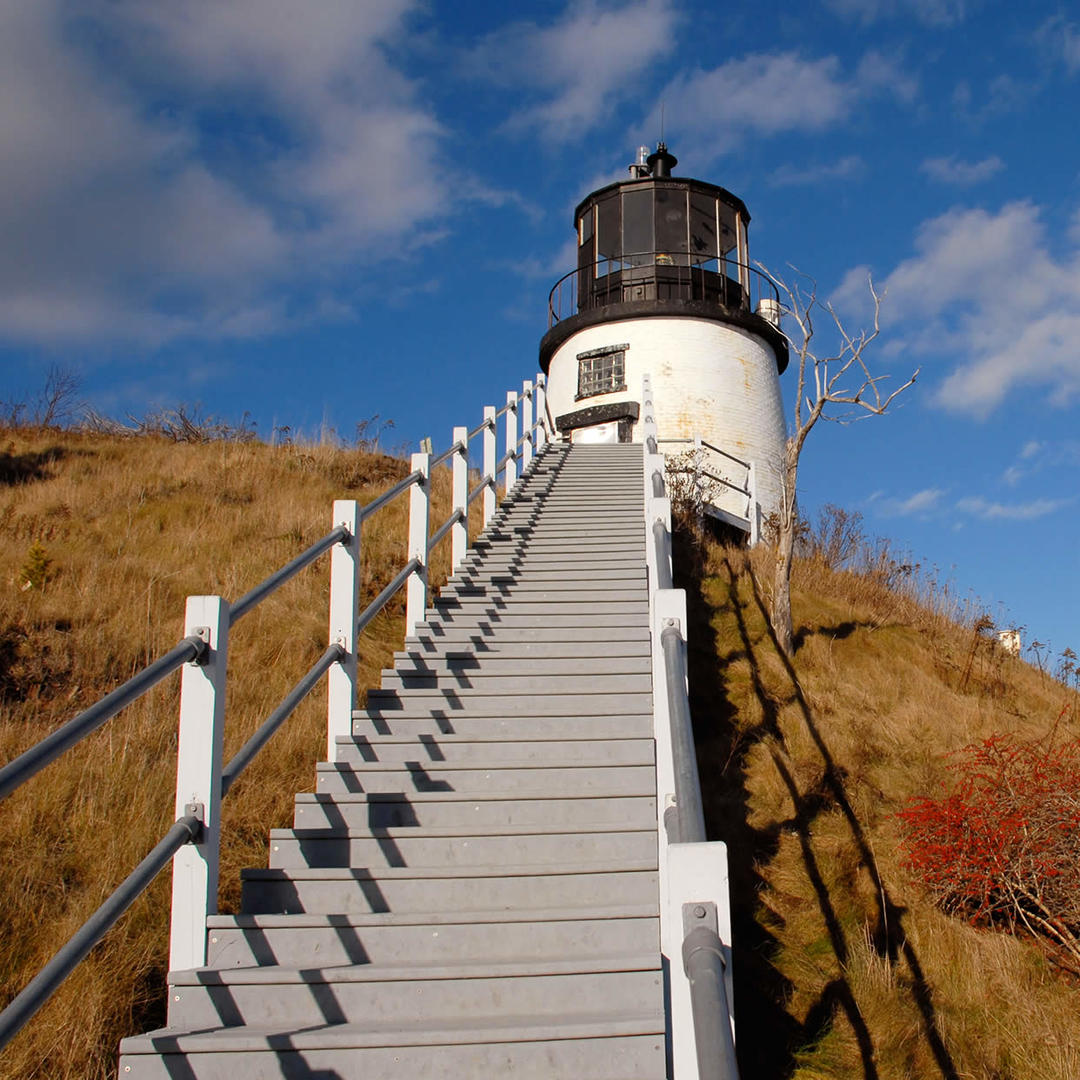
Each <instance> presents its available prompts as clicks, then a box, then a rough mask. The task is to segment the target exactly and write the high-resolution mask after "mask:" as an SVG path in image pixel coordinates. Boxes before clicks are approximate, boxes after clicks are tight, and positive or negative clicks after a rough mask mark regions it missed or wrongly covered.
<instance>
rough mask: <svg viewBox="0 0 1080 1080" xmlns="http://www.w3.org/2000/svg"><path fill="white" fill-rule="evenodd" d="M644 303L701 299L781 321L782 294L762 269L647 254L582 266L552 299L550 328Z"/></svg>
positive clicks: (663, 253) (555, 290)
mask: <svg viewBox="0 0 1080 1080" xmlns="http://www.w3.org/2000/svg"><path fill="white" fill-rule="evenodd" d="M642 300H684V301H699V302H701V303H705V304H712V305H716V306H719V307H723V308H727V309H728V310H731V311H736V310H738V311H752V312H757V313H758V314H760V315H761V316H762V317H763V318H765V319H768V320H769V321H770V322H773V323H774V325H775V321H776V320H777V319H778V318H779V312H780V294H779V292H778V290H777V288H776V285H775V284H774V283H773V281H772V280H771V279H770V278H769V277H767V276H766V275H765V274H763V273H762V272H761V271H760V270H757V269H755V268H754V267H752V266H747V265H746V264H744V263H737V262H733V261H732V260H730V259H716V258H713V259H704V260H702V259H700V258H699V257H697V256H692V255H689V254H687V253H686V252H666V251H646V252H642V253H640V254H637V255H623V256H622V257H621V258H618V259H601V260H600V261H599V262H595V263H590V264H588V265H586V266H579V267H578V268H577V269H576V270H572V271H571V272H570V273H569V274H565V275H564V276H563V277H561V278H559V280H558V281H557V282H556V283H555V285H554V287H553V288H552V290H551V294H550V295H549V296H548V328H549V329H550V328H551V327H552V326H554V325H555V324H556V323H557V322H561V321H562V320H563V319H566V318H568V317H569V316H571V315H577V314H578V313H579V312H583V311H591V310H592V309H593V308H599V307H606V306H607V305H609V304H621V303H629V302H638V301H642Z"/></svg>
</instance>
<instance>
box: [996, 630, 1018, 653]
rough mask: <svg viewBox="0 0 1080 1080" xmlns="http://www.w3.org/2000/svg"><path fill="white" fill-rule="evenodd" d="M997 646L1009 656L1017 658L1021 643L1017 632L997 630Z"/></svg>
mask: <svg viewBox="0 0 1080 1080" xmlns="http://www.w3.org/2000/svg"><path fill="white" fill-rule="evenodd" d="M997 637H998V644H999V645H1000V646H1001V647H1002V648H1003V649H1004V650H1005V651H1006V652H1007V653H1008V654H1009V655H1010V656H1019V655H1020V650H1021V649H1022V648H1023V643H1022V642H1021V640H1020V631H1019V630H999V631H998V636H997Z"/></svg>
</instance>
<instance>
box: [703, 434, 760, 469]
mask: <svg viewBox="0 0 1080 1080" xmlns="http://www.w3.org/2000/svg"><path fill="white" fill-rule="evenodd" d="M701 445H702V446H704V447H705V449H706V450H711V451H712V452H713V453H714V454H719V455H720V456H721V457H726V458H727V459H728V460H729V461H734V462H735V464H736V465H741V466H742V467H743V468H744V469H749V468H750V462H749V461H743V459H742V458H738V457H736V456H735V455H734V454H729V453H728V452H727V451H726V450H721V449H720V447H719V446H713V444H712V443H711V442H706V441H705V440H704V439H702V440H701Z"/></svg>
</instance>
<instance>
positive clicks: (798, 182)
mask: <svg viewBox="0 0 1080 1080" xmlns="http://www.w3.org/2000/svg"><path fill="white" fill-rule="evenodd" d="M865 171H866V163H865V162H864V161H863V159H862V158H861V157H859V155H858V154H850V155H848V156H847V157H843V158H841V159H840V160H839V161H834V162H829V163H825V164H818V165H803V166H799V165H790V164H788V165H781V166H780V168H778V169H776V170H775V171H774V172H773V173H772V175H771V176H770V177H769V183H770V184H771V185H772V186H773V187H804V186H806V187H809V186H812V185H816V184H827V183H831V182H832V181H834V180H850V179H854V178H856V177H859V176H861V175H862V174H863V173H864V172H865Z"/></svg>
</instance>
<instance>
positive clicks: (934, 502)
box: [874, 488, 947, 517]
mask: <svg viewBox="0 0 1080 1080" xmlns="http://www.w3.org/2000/svg"><path fill="white" fill-rule="evenodd" d="M946 494H947V492H946V490H945V489H944V488H923V489H922V490H921V491H916V492H915V493H914V494H913V495H909V496H908V497H907V498H900V497H891V496H885V497H882V498H877V499H875V500H874V505H875V507H876V509H877V511H878V513H880V514H881V515H882V516H883V517H911V516H913V515H917V514H928V513H930V512H932V511H934V510H937V509H938V508H939V507H940V506H941V500H942V498H943V497H944V496H945V495H946Z"/></svg>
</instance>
